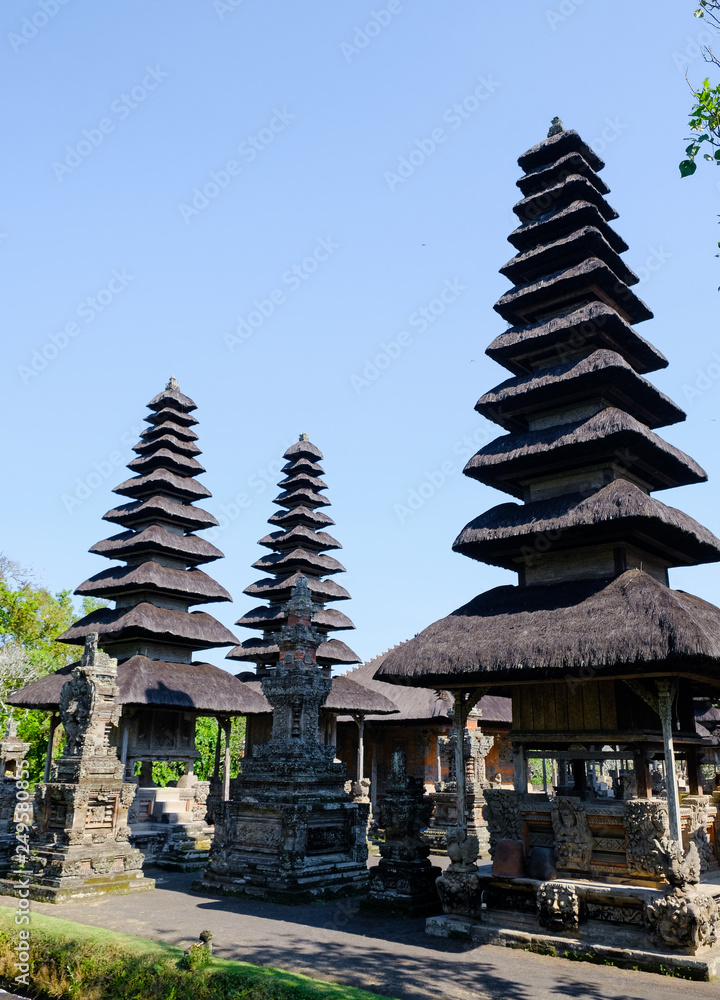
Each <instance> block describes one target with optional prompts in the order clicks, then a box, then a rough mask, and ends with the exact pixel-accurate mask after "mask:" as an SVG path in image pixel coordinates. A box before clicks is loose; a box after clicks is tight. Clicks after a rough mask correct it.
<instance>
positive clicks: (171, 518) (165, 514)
mask: <svg viewBox="0 0 720 1000" xmlns="http://www.w3.org/2000/svg"><path fill="white" fill-rule="evenodd" d="M103 520H104V521H112V522H113V523H116V524H122V525H123V527H125V528H136V527H139V526H140V525H142V524H149V523H152V524H157V523H161V524H162V523H166V524H172V525H174V526H175V527H177V528H183V529H185V530H186V531H198V530H200V529H201V528H212V527H214V526H215V525H216V524H218V523H219V522H218V520H217V518H215V517H213V515H212V514H208V512H207V511H206V510H202V509H201V508H200V507H192V506H191V505H190V504H186V503H178V502H177V501H175V500H170V499H169V497H151V498H150V499H149V500H145V501H141V500H135V501H133V502H132V503H125V504H122V505H121V506H120V507H115V508H113V509H112V510H109V511H108V512H107V514H103Z"/></svg>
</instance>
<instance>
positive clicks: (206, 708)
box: [8, 656, 264, 715]
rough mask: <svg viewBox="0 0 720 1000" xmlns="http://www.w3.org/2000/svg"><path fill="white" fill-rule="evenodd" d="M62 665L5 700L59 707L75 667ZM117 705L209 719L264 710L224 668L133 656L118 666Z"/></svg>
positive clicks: (249, 689)
mask: <svg viewBox="0 0 720 1000" xmlns="http://www.w3.org/2000/svg"><path fill="white" fill-rule="evenodd" d="M75 666H77V664H75V663H71V664H69V665H68V666H66V667H62V669H60V670H58V671H56V672H55V673H53V674H48V676H47V677H41V678H40V680H38V681H34V682H33V683H32V684H28V685H27V686H26V687H24V688H20V690H19V691H15V692H14V693H13V694H12V695H11V696H10V697H9V698H8V702H9V704H11V705H14V706H16V707H18V708H37V709H45V710H46V711H52V710H54V709H57V707H58V704H59V701H60V691H61V690H62V686H63V684H64V683H65V682H66V681H67V680H68V679H69V677H70V674H71V673H72V670H73V668H74V667H75ZM117 685H118V688H119V689H120V693H119V695H118V696H117V702H118V704H120V705H154V706H156V707H158V708H160V707H164V708H178V709H185V710H195V711H199V712H202V713H204V714H208V715H245V714H247V713H249V712H261V711H263V710H264V699H262V698H261V696H258V694H257V692H256V691H255V690H253V688H252V687H250V686H249V685H247V684H243V683H242V682H241V681H239V680H238V679H237V678H236V677H234V676H233V675H232V674H231V673H229V672H228V671H227V670H222V669H221V668H220V667H215V666H213V665H212V664H211V663H172V662H166V661H163V660H150V659H148V657H146V656H132V657H130V659H127V660H124V661H123V662H121V663H119V664H118V672H117Z"/></svg>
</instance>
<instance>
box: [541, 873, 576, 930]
mask: <svg viewBox="0 0 720 1000" xmlns="http://www.w3.org/2000/svg"><path fill="white" fill-rule="evenodd" d="M537 913H538V921H539V923H540V926H541V927H545V928H547V929H548V930H553V931H574V930H577V928H578V926H579V924H580V901H579V900H578V895H577V892H576V891H575V887H574V886H572V885H563V884H562V883H561V882H541V883H540V885H539V886H538V890H537Z"/></svg>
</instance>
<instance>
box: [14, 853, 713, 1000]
mask: <svg viewBox="0 0 720 1000" xmlns="http://www.w3.org/2000/svg"><path fill="white" fill-rule="evenodd" d="M371 864H372V861H371ZM148 874H149V876H150V877H151V878H155V879H156V889H155V891H154V892H149V893H141V894H140V895H137V896H136V895H132V894H131V895H128V896H105V897H102V898H100V899H96V900H87V901H73V902H69V903H66V904H64V905H63V906H62V908H61V909H59V908H58V907H57V906H54V905H53V904H51V903H50V904H48V903H34V904H33V911H35V912H37V913H43V914H47V915H48V916H53V917H57V916H61V917H63V918H64V919H67V920H76V921H77V922H78V923H82V924H91V925H93V926H96V927H103V928H106V929H111V930H117V931H118V932H122V933H125V934H134V935H137V936H140V937H146V938H150V939H153V940H157V941H161V942H164V943H167V944H177V945H181V946H187V945H188V944H190V942H191V941H193V940H195V939H196V938H197V935H198V933H199V930H200V929H201V928H203V927H206V926H207V927H208V928H210V929H211V930H212V932H213V943H214V947H215V954H216V955H218V956H219V957H220V958H231V959H240V960H242V961H246V962H252V963H254V964H257V965H270V966H275V967H277V968H282V969H285V970H288V971H292V972H300V973H303V974H305V975H309V976H313V977H315V978H321V979H325V980H327V981H329V982H338V983H344V984H347V985H351V986H356V987H361V988H363V989H366V990H369V991H371V992H376V993H378V994H380V995H381V996H386V997H394V998H397V1000H417V998H420V997H448V998H450V1000H470V998H472V1000H486V998H488V1000H545V998H548V1000H549V998H555V997H572V998H574V1000H651V998H652V1000H674V998H675V997H677V996H678V993H679V991H680V990H682V995H683V997H684V998H685V1000H701V998H709V997H711V996H716V995H717V985H716V984H713V983H702V982H688V981H686V980H682V981H680V980H678V979H676V978H672V977H669V976H668V977H662V976H657V975H653V974H650V973H645V972H636V971H632V970H623V969H618V968H614V967H606V966H597V965H592V964H590V963H588V962H581V963H574V962H558V961H557V960H556V959H554V958H551V957H549V956H546V955H537V954H532V953H530V952H526V951H522V950H519V949H514V948H502V947H497V946H494V945H483V946H481V947H479V948H472V947H468V946H467V945H465V944H463V943H461V942H458V941H449V940H442V939H438V938H431V937H427V936H426V935H425V932H424V925H425V921H424V919H422V918H407V919H393V918H387V917H384V916H382V915H378V914H375V913H366V912H364V911H363V910H360V909H359V908H358V906H357V903H356V902H354V901H353V900H352V899H346V900H339V901H331V902H327V903H312V904H307V905H299V906H293V907H289V906H284V905H281V904H277V903H266V902H255V901H248V900H241V899H227V898H226V899H222V900H218V899H213V898H211V897H209V896H203V895H201V894H197V893H191V892H190V891H189V890H190V884H191V882H192V881H193V877H194V876H193V875H192V873H174V872H165V871H161V870H159V869H155V870H149V872H148ZM13 905H14V901H13V899H11V898H9V897H6V896H3V897H0V906H10V907H12V906H13Z"/></svg>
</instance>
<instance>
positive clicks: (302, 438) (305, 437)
mask: <svg viewBox="0 0 720 1000" xmlns="http://www.w3.org/2000/svg"><path fill="white" fill-rule="evenodd" d="M309 440H310V438H309V437H308V436H307V434H305V432H304V431H303V433H302V434H301V435H300V437H299V438H298V441H309Z"/></svg>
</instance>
